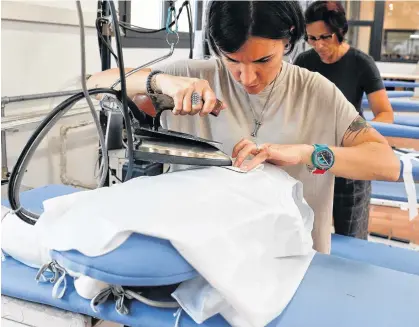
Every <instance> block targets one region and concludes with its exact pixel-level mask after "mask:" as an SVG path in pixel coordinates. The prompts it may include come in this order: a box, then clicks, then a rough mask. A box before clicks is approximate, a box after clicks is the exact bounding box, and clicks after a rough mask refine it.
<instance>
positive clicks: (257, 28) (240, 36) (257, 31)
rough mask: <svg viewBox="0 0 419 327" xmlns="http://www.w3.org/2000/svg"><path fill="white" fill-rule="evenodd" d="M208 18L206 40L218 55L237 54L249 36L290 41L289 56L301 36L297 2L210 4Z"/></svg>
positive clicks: (302, 18)
mask: <svg viewBox="0 0 419 327" xmlns="http://www.w3.org/2000/svg"><path fill="white" fill-rule="evenodd" d="M207 17H208V19H207V26H206V37H207V40H208V42H209V45H210V47H211V48H212V50H213V51H214V53H215V54H216V55H218V56H219V55H220V51H222V52H226V53H233V52H236V51H237V50H239V49H240V48H241V47H242V46H243V44H244V43H245V42H246V41H247V40H248V38H249V37H250V36H255V37H262V38H267V39H274V40H278V39H285V38H286V39H289V43H290V47H289V49H288V51H287V53H286V54H289V53H291V52H292V51H293V50H294V47H295V43H296V42H297V41H298V40H299V39H300V38H301V37H302V36H303V35H304V16H303V11H302V9H301V6H300V4H299V3H298V1H212V2H210V3H209V7H208V15H207Z"/></svg>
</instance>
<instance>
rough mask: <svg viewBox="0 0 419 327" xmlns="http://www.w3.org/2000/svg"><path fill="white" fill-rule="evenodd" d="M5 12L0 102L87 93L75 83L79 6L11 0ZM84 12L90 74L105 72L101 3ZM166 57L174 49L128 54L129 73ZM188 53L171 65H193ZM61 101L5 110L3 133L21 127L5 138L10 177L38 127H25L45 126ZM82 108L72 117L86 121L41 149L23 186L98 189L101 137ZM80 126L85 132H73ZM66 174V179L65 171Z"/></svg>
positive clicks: (88, 0)
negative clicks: (76, 184)
mask: <svg viewBox="0 0 419 327" xmlns="http://www.w3.org/2000/svg"><path fill="white" fill-rule="evenodd" d="M1 6H2V8H1V9H2V12H1V15H2V22H1V36H2V37H1V67H2V74H1V96H2V97H4V96H17V95H26V94H35V93H43V92H54V91H62V90H73V89H79V88H81V86H80V84H79V83H78V82H77V80H78V78H79V76H80V75H81V59H80V38H79V32H80V30H79V26H78V17H77V12H76V7H75V1H68V0H55V1H16V0H13V1H1ZM82 7H83V11H84V19H85V23H86V25H87V27H86V30H85V33H86V59H87V72H88V73H92V72H96V71H100V58H99V50H98V45H97V44H98V43H97V34H96V30H95V28H94V25H93V24H94V21H95V18H96V13H95V10H96V1H92V0H84V1H82ZM167 51H168V49H125V50H124V61H125V66H126V67H130V66H138V65H140V64H143V63H146V62H147V61H150V60H152V59H154V58H156V57H158V56H161V55H163V54H165V53H166V52H167ZM188 53H189V51H188V49H177V50H176V51H175V53H174V55H173V57H172V58H171V60H175V59H179V58H187V56H188ZM113 67H115V63H113ZM62 100H63V99H47V100H38V101H30V102H20V103H13V104H8V105H7V106H6V109H5V115H6V117H5V118H4V119H2V127H5V126H16V127H14V128H12V129H11V130H8V131H7V134H6V136H7V161H8V166H9V170H10V171H11V169H12V168H13V165H14V163H15V161H16V159H17V157H18V156H19V154H20V152H21V149H22V148H23V146H24V145H25V143H26V141H27V140H28V138H29V137H30V135H31V134H32V132H33V130H34V128H35V127H36V125H37V123H36V122H35V123H32V124H28V123H26V122H28V121H30V120H31V119H32V120H35V121H36V120H38V123H39V118H40V117H43V116H44V114H45V112H46V111H49V110H51V109H52V107H53V105H56V104H58V103H59V102H61V101H62ZM78 108H81V109H77V108H76V109H75V110H73V112H74V113H77V110H79V111H80V112H82V113H79V114H76V115H74V116H72V117H69V118H66V119H63V120H62V121H60V123H59V124H57V126H56V127H55V128H54V129H53V130H52V131H51V132H50V133H49V135H47V137H46V139H45V140H44V141H43V143H42V144H41V145H40V147H39V150H38V151H37V153H36V157H35V158H34V160H33V161H32V164H31V165H30V167H29V168H28V171H27V174H26V175H25V178H24V184H25V185H28V186H31V187H36V186H40V185H45V184H50V183H59V184H61V183H64V182H65V181H66V180H79V181H83V182H84V183H85V184H89V185H92V184H94V178H93V170H94V169H93V168H94V165H95V163H96V154H97V144H98V141H97V136H96V130H95V129H94V127H93V125H92V124H91V122H92V119H91V115H90V113H89V112H88V109H86V107H85V104H81V105H80V106H79V107H78ZM83 112H84V113H83ZM22 124H23V125H22ZM86 124H87V126H85V125H86ZM78 125H82V126H80V127H75V126H78ZM69 127H71V128H69ZM73 127H74V128H73ZM65 138H66V141H65V144H64V143H63V140H64V139H65ZM63 152H65V153H63ZM60 154H61V155H60ZM64 154H66V156H67V162H66V163H65V161H64V160H63V158H64ZM64 164H65V165H66V168H65V167H64ZM60 166H61V168H63V169H66V171H67V173H65V172H64V171H63V170H62V171H60ZM60 175H61V177H60ZM64 175H67V177H65V176H64Z"/></svg>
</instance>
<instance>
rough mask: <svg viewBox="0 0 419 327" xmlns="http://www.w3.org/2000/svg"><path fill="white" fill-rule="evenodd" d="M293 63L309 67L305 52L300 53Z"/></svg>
mask: <svg viewBox="0 0 419 327" xmlns="http://www.w3.org/2000/svg"><path fill="white" fill-rule="evenodd" d="M293 64H294V65H296V66H299V67H302V68H307V67H306V66H305V60H304V53H300V54H299V55H298V56H297V58H295V60H294V62H293Z"/></svg>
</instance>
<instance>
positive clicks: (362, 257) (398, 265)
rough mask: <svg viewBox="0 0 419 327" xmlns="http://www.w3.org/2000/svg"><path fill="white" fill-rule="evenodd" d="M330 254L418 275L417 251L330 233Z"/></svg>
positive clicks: (418, 257) (418, 253)
mask: <svg viewBox="0 0 419 327" xmlns="http://www.w3.org/2000/svg"><path fill="white" fill-rule="evenodd" d="M331 253H332V255H334V256H338V257H341V258H346V259H351V260H357V261H362V262H365V263H369V264H373V265H375V266H379V267H384V268H390V269H393V270H397V271H402V272H406V273H409V274H414V275H418V276H419V252H418V251H413V250H408V249H403V248H399V247H393V246H390V245H387V244H382V243H374V242H368V241H366V240H360V239H357V238H354V237H349V236H343V235H338V234H332V252H331Z"/></svg>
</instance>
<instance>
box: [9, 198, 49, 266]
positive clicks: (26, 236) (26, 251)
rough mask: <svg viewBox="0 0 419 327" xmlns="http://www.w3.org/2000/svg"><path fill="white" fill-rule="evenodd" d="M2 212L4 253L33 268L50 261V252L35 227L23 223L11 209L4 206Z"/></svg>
mask: <svg viewBox="0 0 419 327" xmlns="http://www.w3.org/2000/svg"><path fill="white" fill-rule="evenodd" d="M1 211H2V222H1V225H2V226H1V248H2V251H4V252H5V254H6V255H9V256H11V257H12V258H13V259H15V260H17V261H19V262H22V263H23V264H25V265H27V266H29V267H32V268H40V267H41V266H42V265H44V264H45V263H47V262H48V261H50V256H49V251H48V249H47V248H45V247H43V246H42V243H41V242H40V240H39V238H38V235H37V234H36V230H35V226H34V225H30V224H28V223H25V222H24V221H22V220H21V219H20V218H19V217H17V216H16V214H15V213H14V212H13V211H12V210H10V209H9V208H6V207H4V206H2V207H1Z"/></svg>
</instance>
